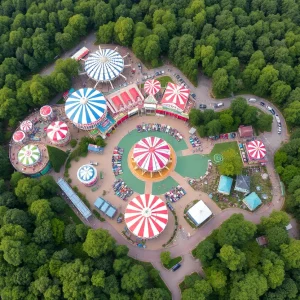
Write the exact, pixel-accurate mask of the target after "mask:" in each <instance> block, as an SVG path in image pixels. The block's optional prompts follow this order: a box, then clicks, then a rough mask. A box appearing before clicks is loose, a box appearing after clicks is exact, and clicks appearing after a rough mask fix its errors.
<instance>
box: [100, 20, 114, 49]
mask: <svg viewBox="0 0 300 300" xmlns="http://www.w3.org/2000/svg"><path fill="white" fill-rule="evenodd" d="M114 28H115V23H114V22H108V23H107V24H104V25H102V26H100V27H99V30H98V32H97V42H98V43H99V44H109V43H112V42H113V40H114Z"/></svg>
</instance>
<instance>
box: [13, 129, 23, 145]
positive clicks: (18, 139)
mask: <svg viewBox="0 0 300 300" xmlns="http://www.w3.org/2000/svg"><path fill="white" fill-rule="evenodd" d="M24 139H25V132H24V131H22V130H18V131H16V132H15V133H14V135H13V140H14V142H16V143H20V142H22V141H23V140H24Z"/></svg>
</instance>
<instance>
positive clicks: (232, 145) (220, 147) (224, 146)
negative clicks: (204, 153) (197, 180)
mask: <svg viewBox="0 0 300 300" xmlns="http://www.w3.org/2000/svg"><path fill="white" fill-rule="evenodd" d="M228 149H233V150H234V151H235V153H236V154H237V155H238V157H239V159H241V157H240V153H239V147H238V144H237V142H227V143H220V144H216V145H215V146H214V148H213V149H212V151H211V152H210V154H209V155H208V156H209V158H210V159H211V160H212V161H214V155H215V154H222V153H223V152H224V151H226V150H228Z"/></svg>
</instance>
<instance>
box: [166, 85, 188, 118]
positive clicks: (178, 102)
mask: <svg viewBox="0 0 300 300" xmlns="http://www.w3.org/2000/svg"><path fill="white" fill-rule="evenodd" d="M189 94H190V90H189V89H186V88H185V87H184V86H180V85H177V84H174V83H171V82H169V83H168V85H167V87H166V90H165V93H164V97H163V98H162V100H161V104H162V105H163V106H165V107H168V108H171V109H174V110H177V111H181V112H182V111H183V110H184V108H185V106H186V104H187V102H188V99H189Z"/></svg>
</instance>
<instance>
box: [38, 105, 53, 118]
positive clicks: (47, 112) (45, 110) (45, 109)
mask: <svg viewBox="0 0 300 300" xmlns="http://www.w3.org/2000/svg"><path fill="white" fill-rule="evenodd" d="M40 114H41V116H42V117H47V116H50V115H51V114H52V107H51V106H49V105H44V106H42V107H41V109H40Z"/></svg>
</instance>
